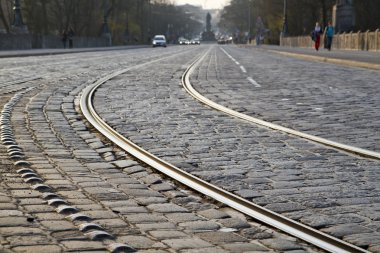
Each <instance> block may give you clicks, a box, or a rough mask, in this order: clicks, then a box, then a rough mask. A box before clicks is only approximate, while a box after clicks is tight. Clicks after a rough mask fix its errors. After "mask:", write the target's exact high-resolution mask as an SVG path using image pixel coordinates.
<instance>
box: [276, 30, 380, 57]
mask: <svg viewBox="0 0 380 253" xmlns="http://www.w3.org/2000/svg"><path fill="white" fill-rule="evenodd" d="M321 40H322V41H323V40H324V37H322V38H321ZM280 46H285V47H313V46H314V42H313V41H312V40H311V38H310V36H298V37H285V38H280ZM333 48H335V49H343V50H359V51H360V50H363V51H377V52H378V51H380V32H379V29H377V30H376V31H374V32H370V31H369V30H368V31H366V32H361V31H359V32H356V33H354V32H349V33H340V34H335V35H334V40H333Z"/></svg>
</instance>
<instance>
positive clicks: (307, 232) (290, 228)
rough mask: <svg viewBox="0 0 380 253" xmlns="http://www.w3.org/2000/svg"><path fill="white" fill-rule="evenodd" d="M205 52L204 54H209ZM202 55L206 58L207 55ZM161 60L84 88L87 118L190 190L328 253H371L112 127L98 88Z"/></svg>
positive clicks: (185, 80)
mask: <svg viewBox="0 0 380 253" xmlns="http://www.w3.org/2000/svg"><path fill="white" fill-rule="evenodd" d="M207 53H208V52H206V53H205V54H204V56H205V55H206V54H207ZM204 56H203V57H204ZM203 57H200V58H198V59H197V60H196V61H195V62H193V64H191V66H190V67H189V68H188V69H187V70H186V72H185V74H184V75H183V78H182V81H183V84H186V83H187V84H189V74H191V70H192V69H193V68H194V67H196V65H197V63H198V62H200V61H201V60H202V59H203ZM157 61H159V60H154V61H151V62H147V63H144V64H140V65H136V66H134V67H131V68H128V69H125V70H122V71H118V72H115V73H113V74H110V75H108V76H106V77H104V78H102V79H100V80H98V81H97V82H96V83H94V84H93V85H90V86H88V87H87V88H86V89H84V90H83V93H82V96H81V99H80V108H81V110H82V112H83V114H84V116H85V117H86V118H87V120H88V121H89V122H90V123H91V124H92V125H93V126H94V127H95V128H96V129H97V130H98V131H99V132H101V133H102V134H103V135H104V136H105V137H107V138H108V139H109V140H110V141H112V142H113V143H115V144H116V145H118V146H119V147H120V148H122V149H123V150H125V151H126V152H128V153H129V154H131V155H132V156H134V157H136V158H137V159H139V160H140V161H142V162H144V163H146V164H148V165H150V166H152V167H153V168H155V169H157V170H158V171H160V172H162V173H164V174H165V175H167V176H169V177H171V178H173V179H174V180H176V181H178V182H180V183H182V184H184V185H186V186H188V187H190V188H191V189H193V190H195V191H197V192H200V193H202V194H204V195H206V196H209V197H211V198H213V199H215V200H217V201H219V202H222V203H224V204H226V205H228V206H230V207H232V208H234V209H236V210H238V211H240V212H242V213H244V214H246V215H248V216H250V217H252V218H254V219H256V220H259V221H261V222H263V223H265V224H267V225H269V226H272V227H275V228H277V229H279V230H281V231H284V232H286V233H288V234H290V235H293V236H295V237H297V238H299V239H302V240H304V241H306V242H309V243H310V244H312V245H315V246H317V247H319V248H321V249H324V250H326V251H329V252H339V253H346V252H368V251H366V250H364V249H361V248H359V247H356V246H354V245H351V244H349V243H346V242H344V241H341V240H339V239H336V238H334V237H332V236H330V235H327V234H324V233H322V232H320V231H318V230H315V229H313V228H310V227H308V226H305V225H303V224H301V223H298V222H295V221H293V220H291V219H289V218H286V217H284V216H281V215H279V214H277V213H275V212H272V211H270V210H268V209H265V208H263V207H261V206H259V205H256V204H254V203H252V202H249V201H247V200H245V199H243V198H241V197H239V196H237V195H234V194H232V193H230V192H227V191H225V190H223V189H221V188H219V187H216V186H214V185H212V184H209V183H208V182H206V181H203V180H201V179H199V178H197V177H195V176H193V175H191V174H189V173H187V172H185V171H183V170H181V169H179V168H177V167H175V166H173V165H171V164H169V163H167V162H165V161H163V160H161V159H159V158H158V157H156V156H154V155H152V154H150V153H149V152H147V151H146V150H144V149H142V148H141V147H139V146H137V145H136V144H134V143H133V142H131V141H129V140H128V139H126V138H125V137H124V136H122V135H120V134H119V133H118V132H116V131H115V130H114V129H112V127H110V126H109V125H108V124H107V123H106V122H105V121H104V120H102V119H101V118H100V116H99V115H98V114H97V113H96V111H95V109H94V107H93V105H92V100H93V97H94V93H95V91H96V89H97V88H98V87H99V86H101V85H102V84H103V83H105V82H107V81H108V80H110V79H112V78H114V77H116V76H118V75H121V74H123V73H126V72H127V71H130V70H132V69H136V68H140V67H143V66H145V65H148V64H151V63H153V62H157Z"/></svg>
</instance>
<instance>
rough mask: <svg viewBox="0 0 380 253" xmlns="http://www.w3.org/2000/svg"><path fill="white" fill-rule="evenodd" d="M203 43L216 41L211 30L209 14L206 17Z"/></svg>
mask: <svg viewBox="0 0 380 253" xmlns="http://www.w3.org/2000/svg"><path fill="white" fill-rule="evenodd" d="M202 40H203V41H215V34H214V33H213V31H212V30H211V14H210V13H207V16H206V31H204V32H203V33H202Z"/></svg>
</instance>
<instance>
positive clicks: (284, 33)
mask: <svg viewBox="0 0 380 253" xmlns="http://www.w3.org/2000/svg"><path fill="white" fill-rule="evenodd" d="M287 34H288V6H287V1H286V0H284V24H283V27H282V36H283V37H286V35H287Z"/></svg>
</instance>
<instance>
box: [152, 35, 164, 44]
mask: <svg viewBox="0 0 380 253" xmlns="http://www.w3.org/2000/svg"><path fill="white" fill-rule="evenodd" d="M152 46H153V47H166V38H165V36H164V35H156V36H154V38H153V40H152Z"/></svg>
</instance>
